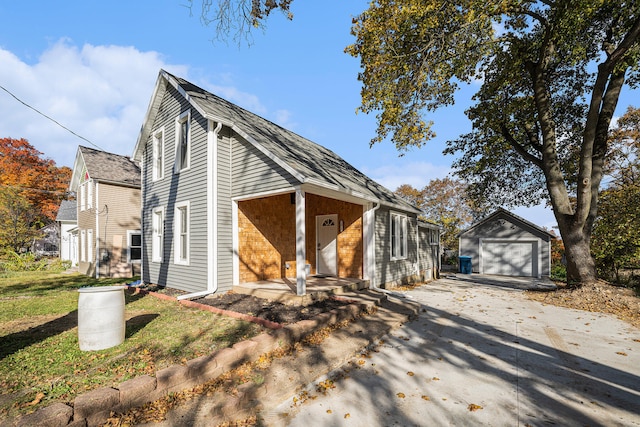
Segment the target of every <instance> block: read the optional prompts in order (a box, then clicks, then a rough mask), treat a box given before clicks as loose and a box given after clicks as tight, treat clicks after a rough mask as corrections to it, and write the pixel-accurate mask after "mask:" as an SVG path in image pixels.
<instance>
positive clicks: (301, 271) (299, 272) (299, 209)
mask: <svg viewBox="0 0 640 427" xmlns="http://www.w3.org/2000/svg"><path fill="white" fill-rule="evenodd" d="M306 210H307V209H306V202H305V194H304V191H303V190H301V189H296V286H297V294H298V295H305V294H306V293H307V272H306V268H305V265H306V263H307V245H306V242H307V236H306V220H305V217H306Z"/></svg>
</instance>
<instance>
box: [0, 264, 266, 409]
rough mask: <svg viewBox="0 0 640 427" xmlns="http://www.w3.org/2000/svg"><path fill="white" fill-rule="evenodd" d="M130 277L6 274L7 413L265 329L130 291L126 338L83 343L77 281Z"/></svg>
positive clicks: (2, 294)
mask: <svg viewBox="0 0 640 427" xmlns="http://www.w3.org/2000/svg"><path fill="white" fill-rule="evenodd" d="M117 283H124V282H123V280H122V279H101V280H96V279H92V278H89V277H87V276H84V275H80V274H52V273H47V272H28V273H11V274H3V276H2V277H0V420H1V419H6V418H12V417H15V416H16V415H18V414H20V413H26V412H31V411H33V410H35V409H38V408H40V407H43V406H45V405H48V404H51V403H53V402H69V401H72V400H73V399H74V397H75V396H77V395H78V394H81V393H83V392H85V391H88V390H92V389H95V388H98V387H104V386H117V385H118V384H119V383H121V382H122V381H125V380H127V379H129V378H132V377H135V376H137V375H141V374H149V375H154V373H155V371H157V370H159V369H162V368H165V367H167V366H170V365H172V364H179V363H184V362H186V361H187V360H188V359H191V358H195V357H198V356H201V355H205V354H209V353H211V352H212V351H214V350H216V349H220V348H225V347H228V346H231V345H233V344H234V343H236V342H238V341H241V340H243V339H246V338H248V337H252V336H255V335H257V334H259V333H260V332H262V328H261V327H260V326H258V325H256V324H253V323H249V322H243V321H239V320H235V319H230V318H227V317H223V316H219V315H215V314H212V313H210V312H205V311H200V310H197V309H193V308H187V307H184V306H182V305H180V304H178V303H177V302H175V301H165V300H160V299H157V298H155V297H153V296H150V295H146V296H142V295H132V294H130V293H129V292H125V297H126V306H125V315H126V318H127V322H126V335H125V342H124V343H123V344H121V345H119V346H117V347H113V348H110V349H106V350H101V351H91V352H84V351H80V349H79V347H78V332H77V305H78V292H77V289H78V288H80V287H82V286H102V285H112V284H117Z"/></svg>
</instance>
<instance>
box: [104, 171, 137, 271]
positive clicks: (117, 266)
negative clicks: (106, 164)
mask: <svg viewBox="0 0 640 427" xmlns="http://www.w3.org/2000/svg"><path fill="white" fill-rule="evenodd" d="M94 190H95V193H96V194H97V196H98V201H99V203H100V205H99V206H96V207H95V208H96V209H98V212H99V215H98V230H99V233H98V249H97V251H98V253H97V256H98V257H100V256H101V254H102V251H103V250H107V251H108V253H109V261H107V262H104V261H102V260H101V259H100V276H105V277H131V276H132V275H135V274H139V273H140V264H139V263H136V264H135V265H131V264H127V255H128V247H129V242H128V240H127V231H133V230H140V189H137V188H129V187H122V186H117V185H112V184H107V183H103V182H99V183H98V184H97V186H96V188H95V189H94ZM119 239H121V247H120V248H118V247H117V245H116V247H115V248H114V243H117V240H119ZM114 240H116V242H114Z"/></svg>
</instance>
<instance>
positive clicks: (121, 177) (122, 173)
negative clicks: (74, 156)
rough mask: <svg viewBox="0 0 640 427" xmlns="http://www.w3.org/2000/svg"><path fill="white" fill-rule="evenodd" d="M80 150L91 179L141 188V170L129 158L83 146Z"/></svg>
mask: <svg viewBox="0 0 640 427" xmlns="http://www.w3.org/2000/svg"><path fill="white" fill-rule="evenodd" d="M78 149H79V150H80V153H81V154H82V158H83V160H84V164H85V167H86V168H87V172H89V177H90V178H91V179H93V180H96V181H107V182H112V183H117V184H125V185H129V186H132V187H140V168H139V167H138V165H136V164H135V163H134V162H133V161H132V160H131V159H130V158H129V157H127V156H121V155H120V154H113V153H107V152H106V151H100V150H94V149H93V148H89V147H83V146H80V147H78Z"/></svg>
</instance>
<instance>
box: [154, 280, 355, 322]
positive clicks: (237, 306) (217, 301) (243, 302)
mask: <svg viewBox="0 0 640 427" xmlns="http://www.w3.org/2000/svg"><path fill="white" fill-rule="evenodd" d="M145 290H148V291H152V292H157V293H160V294H164V295H169V296H172V297H178V296H180V295H182V294H185V292H183V291H180V290H177V289H172V288H162V287H146V288H145ZM192 301H193V302H197V303H199V304H203V305H208V306H211V307H216V308H219V309H222V310H227V311H234V312H236V313H242V314H247V315H249V316H253V317H257V318H259V319H265V320H269V321H270V322H275V323H279V324H281V325H287V324H290V323H296V322H299V321H301V320H308V319H313V318H314V317H316V316H317V315H318V314H320V313H324V312H327V311H331V310H333V309H334V308H339V307H343V306H345V305H348V304H349V303H347V302H345V301H339V300H336V299H333V298H328V299H325V300H322V301H317V302H315V303H313V304H311V305H307V306H296V305H287V304H283V303H280V302H277V301H271V300H268V299H264V298H258V297H254V296H251V295H245V294H239V293H235V292H232V291H231V292H227V293H225V294H219V295H217V294H214V295H209V296H206V297H203V298H198V299H194V300H192Z"/></svg>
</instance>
